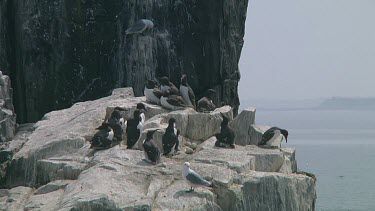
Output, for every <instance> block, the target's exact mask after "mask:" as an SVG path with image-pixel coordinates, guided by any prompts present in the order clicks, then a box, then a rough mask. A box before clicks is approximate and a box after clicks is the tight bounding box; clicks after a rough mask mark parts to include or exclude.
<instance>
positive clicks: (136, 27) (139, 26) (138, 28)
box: [125, 20, 147, 34]
mask: <svg viewBox="0 0 375 211" xmlns="http://www.w3.org/2000/svg"><path fill="white" fill-rule="evenodd" d="M146 28H147V25H146V24H145V23H144V22H143V21H142V20H138V21H137V22H135V23H134V24H133V25H132V26H131V27H130V28H128V29H127V30H126V31H125V32H126V34H132V33H141V32H143V31H144V30H145V29H146Z"/></svg>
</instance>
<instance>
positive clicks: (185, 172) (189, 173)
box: [182, 162, 213, 192]
mask: <svg viewBox="0 0 375 211" xmlns="http://www.w3.org/2000/svg"><path fill="white" fill-rule="evenodd" d="M182 177H183V178H184V179H185V180H186V181H187V182H188V183H189V184H190V190H189V192H191V191H194V188H195V187H198V186H206V187H213V185H212V182H211V183H210V182H208V181H207V180H205V179H203V178H202V177H201V176H199V174H197V173H196V172H195V171H193V170H191V169H190V163H189V162H185V163H184V165H183V166H182Z"/></svg>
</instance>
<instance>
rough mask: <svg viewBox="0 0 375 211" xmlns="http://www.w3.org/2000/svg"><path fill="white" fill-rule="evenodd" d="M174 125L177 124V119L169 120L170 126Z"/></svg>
mask: <svg viewBox="0 0 375 211" xmlns="http://www.w3.org/2000/svg"><path fill="white" fill-rule="evenodd" d="M174 123H176V119H175V118H170V119H169V120H168V124H169V125H173V124H174Z"/></svg>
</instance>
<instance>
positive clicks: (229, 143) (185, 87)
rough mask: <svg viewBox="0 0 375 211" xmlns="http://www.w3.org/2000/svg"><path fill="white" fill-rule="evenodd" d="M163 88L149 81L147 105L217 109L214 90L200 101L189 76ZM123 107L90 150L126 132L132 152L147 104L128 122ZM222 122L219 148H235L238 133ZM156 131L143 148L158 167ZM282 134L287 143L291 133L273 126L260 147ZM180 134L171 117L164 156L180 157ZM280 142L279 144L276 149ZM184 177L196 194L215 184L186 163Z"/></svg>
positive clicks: (115, 142) (106, 123)
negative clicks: (200, 189) (123, 113)
mask: <svg viewBox="0 0 375 211" xmlns="http://www.w3.org/2000/svg"><path fill="white" fill-rule="evenodd" d="M159 81H160V86H158V82H157V81H155V80H147V83H146V85H145V89H144V95H145V97H146V100H147V102H148V103H151V104H156V105H161V106H162V107H163V108H166V109H169V110H178V109H183V108H186V107H190V108H193V109H194V110H196V111H198V112H210V111H213V110H215V108H216V106H215V104H214V103H213V102H212V97H213V94H215V93H216V91H215V90H213V89H208V90H207V91H206V94H205V95H204V96H203V97H202V98H201V99H200V100H198V101H197V103H196V100H195V95H194V92H193V90H192V89H191V87H190V86H189V84H188V82H187V76H186V75H182V77H181V83H180V87H179V89H178V88H177V87H176V86H175V85H174V84H173V83H172V82H170V81H169V79H168V78H167V77H162V78H161V79H160V80H159ZM122 111H124V109H123V108H120V107H116V108H115V109H114V111H113V112H112V114H111V115H110V117H109V118H108V120H106V121H104V122H103V123H102V125H101V126H99V127H98V128H96V129H97V130H99V131H98V132H97V133H96V134H95V135H94V137H93V139H92V140H91V147H90V148H93V149H97V150H101V149H108V148H110V147H113V146H116V145H119V144H120V143H121V142H122V141H123V134H124V131H125V133H126V140H127V141H126V143H127V144H126V145H127V149H132V148H133V146H134V145H135V144H136V143H137V142H138V140H139V138H140V136H141V133H142V129H143V124H144V122H145V120H146V118H145V114H144V112H147V108H146V106H145V104H143V103H138V104H137V107H136V110H134V112H133V117H132V118H131V119H128V120H127V121H126V120H125V119H124V118H123V117H122V115H121V112H122ZM222 117H223V120H222V122H221V125H220V133H218V134H216V138H217V141H216V143H215V146H216V147H224V148H235V144H234V138H235V132H234V130H233V128H231V127H230V126H229V125H228V124H229V119H228V118H227V117H225V116H224V115H223V114H222ZM156 131H157V129H155V130H149V131H148V132H147V134H146V139H145V140H143V142H142V143H143V149H144V153H145V159H144V161H146V162H148V163H150V164H153V165H156V164H158V163H159V162H160V158H161V155H162V153H161V151H160V149H159V148H158V146H157V145H156V143H155V142H154V140H153V135H154V133H155V132H156ZM280 134H283V136H284V137H285V139H286V140H287V137H288V131H286V130H284V129H280V128H277V127H272V128H270V129H269V130H267V131H266V132H265V133H264V134H263V136H262V141H260V143H259V145H270V146H275V142H281V140H280V139H277V138H278V137H279V136H280ZM179 135H180V130H179V129H177V128H176V119H174V118H170V119H169V120H168V127H167V128H166V130H165V133H164V135H163V136H162V147H163V155H164V156H174V155H176V154H179V151H180V149H179ZM279 144H280V143H276V146H277V145H279ZM182 175H183V178H184V179H186V180H187V181H188V182H189V183H190V185H191V189H190V191H193V190H194V188H193V187H196V186H208V187H212V183H210V182H208V181H206V180H204V179H203V178H202V177H201V176H199V175H198V174H197V173H196V172H194V171H193V170H191V169H190V163H189V162H185V163H184V165H183V168H182Z"/></svg>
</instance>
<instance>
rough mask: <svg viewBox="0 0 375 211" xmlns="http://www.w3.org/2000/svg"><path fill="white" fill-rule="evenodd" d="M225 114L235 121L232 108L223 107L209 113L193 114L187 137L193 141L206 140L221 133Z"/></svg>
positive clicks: (190, 118) (190, 117)
mask: <svg viewBox="0 0 375 211" xmlns="http://www.w3.org/2000/svg"><path fill="white" fill-rule="evenodd" d="M220 113H222V114H224V115H225V116H226V117H228V118H229V120H231V119H233V111H232V108H231V107H230V106H223V107H220V108H217V109H215V110H214V111H211V112H209V113H193V114H190V115H189V122H188V125H187V131H186V137H188V138H190V139H193V140H202V141H203V140H206V139H208V138H210V137H211V136H213V135H215V134H216V133H219V132H220V123H221V122H222V120H223V118H222V117H221V114H220Z"/></svg>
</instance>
